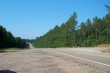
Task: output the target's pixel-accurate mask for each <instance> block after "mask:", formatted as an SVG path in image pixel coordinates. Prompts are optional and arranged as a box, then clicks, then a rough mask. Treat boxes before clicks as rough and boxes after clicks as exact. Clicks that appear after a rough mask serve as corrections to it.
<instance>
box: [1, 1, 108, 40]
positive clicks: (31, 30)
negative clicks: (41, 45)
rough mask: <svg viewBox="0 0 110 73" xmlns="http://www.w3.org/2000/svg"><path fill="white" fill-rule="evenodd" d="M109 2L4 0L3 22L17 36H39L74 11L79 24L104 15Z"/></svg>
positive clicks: (28, 37)
mask: <svg viewBox="0 0 110 73" xmlns="http://www.w3.org/2000/svg"><path fill="white" fill-rule="evenodd" d="M109 4H110V1H109V0H104V1H100V0H92V1H89V0H84V1H81V0H70V1H66V0H60V1H59V0H54V1H51V0H46V1H43V0H38V1H36V0H33V1H31V0H23V1H22V0H19V1H17V0H16V1H15V0H11V1H8V0H4V1H0V10H1V11H0V25H2V26H3V27H5V28H6V29H7V30H8V31H10V32H12V34H13V35H14V36H15V37H18V36H19V37H21V38H23V39H35V38H36V37H39V36H42V35H44V34H45V33H46V32H48V31H49V30H50V29H52V28H54V26H56V25H59V26H60V25H61V24H62V23H65V22H66V21H67V20H68V19H69V17H70V16H71V15H72V13H73V12H76V13H77V16H78V17H77V21H78V25H79V24H80V23H81V22H85V21H86V20H87V19H88V18H89V19H91V20H92V19H93V18H94V17H95V16H98V17H99V18H102V17H104V16H105V14H106V13H107V10H106V7H105V5H109Z"/></svg>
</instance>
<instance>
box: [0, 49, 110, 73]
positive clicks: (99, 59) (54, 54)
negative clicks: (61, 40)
mask: <svg viewBox="0 0 110 73" xmlns="http://www.w3.org/2000/svg"><path fill="white" fill-rule="evenodd" d="M3 71H4V72H3ZM5 71H7V72H5ZM8 71H13V72H12V73H110V54H105V53H94V52H84V51H78V50H74V49H63V48H62V49H28V50H22V51H15V52H4V53H0V73H11V72H8Z"/></svg>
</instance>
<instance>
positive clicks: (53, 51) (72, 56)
mask: <svg viewBox="0 0 110 73" xmlns="http://www.w3.org/2000/svg"><path fill="white" fill-rule="evenodd" d="M46 51H49V52H53V53H57V54H62V55H65V56H68V57H73V58H77V59H81V60H85V61H89V62H93V63H97V64H100V65H104V66H108V67H110V65H109V64H105V63H101V62H96V61H93V60H89V59H86V58H81V57H77V56H73V55H68V54H65V53H61V52H55V51H50V50H46Z"/></svg>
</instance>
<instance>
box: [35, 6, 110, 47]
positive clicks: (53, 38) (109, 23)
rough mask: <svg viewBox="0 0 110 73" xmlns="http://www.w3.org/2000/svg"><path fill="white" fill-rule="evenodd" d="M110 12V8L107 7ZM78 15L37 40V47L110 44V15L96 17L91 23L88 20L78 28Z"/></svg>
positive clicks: (74, 15)
mask: <svg viewBox="0 0 110 73" xmlns="http://www.w3.org/2000/svg"><path fill="white" fill-rule="evenodd" d="M106 7H107V10H108V11H110V6H106ZM76 18H77V15H76V13H73V15H72V16H71V17H70V18H69V20H68V21H67V22H66V23H63V24H62V25H61V26H55V28H54V29H51V30H50V31H49V32H48V33H46V34H45V35H43V36H41V37H38V38H36V41H35V43H34V46H35V47H40V48H57V47H76V46H83V47H87V46H97V45H100V44H110V13H108V14H106V15H105V17H103V18H98V17H94V18H93V20H92V21H91V20H90V19H87V21H86V22H82V23H81V24H80V27H79V28H78V27H77V21H76Z"/></svg>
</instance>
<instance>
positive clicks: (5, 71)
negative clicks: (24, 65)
mask: <svg viewBox="0 0 110 73" xmlns="http://www.w3.org/2000/svg"><path fill="white" fill-rule="evenodd" d="M0 73H17V72H14V71H11V70H0Z"/></svg>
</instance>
